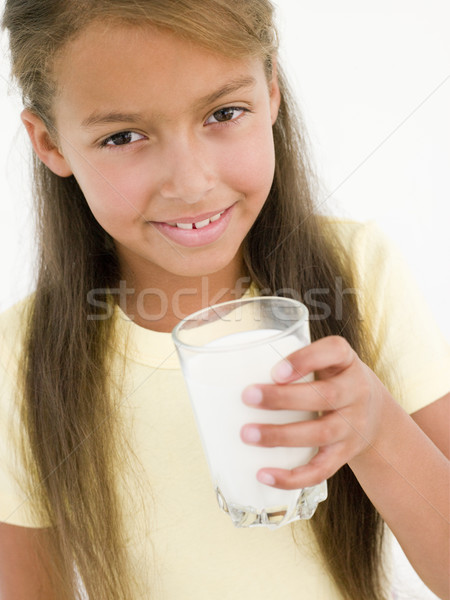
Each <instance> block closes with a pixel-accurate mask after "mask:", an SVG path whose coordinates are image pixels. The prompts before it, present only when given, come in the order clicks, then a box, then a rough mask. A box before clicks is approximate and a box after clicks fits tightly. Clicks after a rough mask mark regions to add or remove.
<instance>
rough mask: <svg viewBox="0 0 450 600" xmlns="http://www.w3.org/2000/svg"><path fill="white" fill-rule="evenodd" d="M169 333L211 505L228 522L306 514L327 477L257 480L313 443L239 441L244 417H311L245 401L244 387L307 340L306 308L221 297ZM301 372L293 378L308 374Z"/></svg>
mask: <svg viewBox="0 0 450 600" xmlns="http://www.w3.org/2000/svg"><path fill="white" fill-rule="evenodd" d="M172 336H173V339H174V342H175V345H176V348H177V351H178V355H179V357H180V362H181V368H182V371H183V375H184V378H185V380H186V384H187V388H188V392H189V396H190V399H191V403H192V407H193V410H194V414H195V418H196V422H197V426H198V430H199V434H200V437H201V440H202V444H203V448H204V451H205V454H206V457H207V460H208V464H209V469H210V472H211V477H212V480H213V484H214V488H215V491H216V495H217V500H218V502H219V506H220V507H221V508H222V509H223V510H224V511H225V512H227V513H228V514H229V515H230V517H231V519H232V521H233V523H234V525H235V526H236V527H255V526H264V527H270V528H276V527H280V526H282V525H286V524H287V523H291V522H292V521H296V520H297V519H309V518H311V517H312V515H313V514H314V511H315V510H316V508H317V504H318V503H319V502H321V501H322V500H325V499H326V497H327V483H326V481H323V482H322V483H320V484H319V485H316V486H314V487H310V488H303V489H299V490H280V489H277V488H273V487H269V486H267V485H264V484H262V483H260V482H259V481H258V480H257V479H256V472H257V471H258V470H259V469H260V468H263V467H276V468H282V469H291V468H294V467H297V466H299V465H303V464H306V463H307V462H308V461H309V460H310V459H311V458H312V457H313V456H314V454H316V452H317V448H283V447H277V448H263V447H257V446H249V445H247V444H245V443H244V442H242V440H241V438H240V429H241V427H242V426H243V425H244V424H245V423H251V422H253V423H272V424H280V423H289V422H295V421H302V420H308V419H314V418H316V417H317V413H314V412H307V411H288V410H280V411H269V410H261V409H255V408H251V407H249V406H246V405H245V404H244V403H243V402H242V399H241V395H242V392H243V390H244V388H245V387H247V386H248V385H250V384H255V383H273V381H272V379H271V377H270V371H271V369H272V367H273V366H274V365H275V364H276V363H277V362H279V361H280V360H281V359H282V358H284V357H286V356H287V355H288V354H290V353H292V352H294V351H295V350H298V349H300V348H302V347H304V346H306V345H307V344H309V343H310V334H309V324H308V310H307V308H306V307H305V306H304V305H303V304H301V303H300V302H298V301H296V300H292V299H289V298H282V297H278V296H276V297H258V298H246V299H241V300H235V301H232V302H224V303H222V304H217V305H214V306H211V307H209V308H206V309H204V310H201V311H198V312H196V313H194V314H192V315H189V316H188V317H186V318H185V319H184V320H183V321H181V322H180V323H179V324H178V325H177V326H176V327H175V328H174V330H173V332H172ZM313 379H314V377H313V375H312V374H311V375H309V376H307V377H305V378H303V379H300V378H299V380H301V381H313Z"/></svg>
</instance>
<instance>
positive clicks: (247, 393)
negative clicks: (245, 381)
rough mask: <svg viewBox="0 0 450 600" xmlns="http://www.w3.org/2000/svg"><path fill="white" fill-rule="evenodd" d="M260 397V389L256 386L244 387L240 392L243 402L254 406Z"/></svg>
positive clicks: (260, 399)
mask: <svg viewBox="0 0 450 600" xmlns="http://www.w3.org/2000/svg"><path fill="white" fill-rule="evenodd" d="M262 399H263V394H262V391H261V390H260V389H259V388H257V387H253V386H250V387H248V388H246V389H245V390H244V391H243V393H242V400H243V401H244V402H245V404H250V405H252V406H256V405H258V404H261V402H262Z"/></svg>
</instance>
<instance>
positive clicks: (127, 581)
mask: <svg viewBox="0 0 450 600" xmlns="http://www.w3.org/2000/svg"><path fill="white" fill-rule="evenodd" d="M98 18H102V19H107V18H108V19H113V20H117V21H118V22H128V23H131V24H135V25H138V24H139V25H143V24H145V23H148V22H151V23H153V24H154V25H155V26H157V27H163V28H168V29H170V30H172V31H173V32H175V34H177V35H180V36H183V37H185V38H187V39H191V40H194V41H195V42H197V43H199V44H201V45H203V46H205V47H207V48H210V49H212V50H214V51H217V52H220V53H226V54H227V55H229V56H234V57H246V56H256V57H260V58H261V59H262V60H263V61H264V64H265V67H266V71H267V75H268V77H270V76H271V74H272V60H273V57H274V56H276V52H277V35H276V30H275V27H274V14H273V6H272V5H271V3H270V2H269V1H268V0H211V1H210V2H208V9H207V10H205V2H204V0H133V1H131V2H130V1H129V0H127V1H125V0H89V1H87V0H79V1H77V2H74V1H73V0H58V1H56V2H55V1H54V0H28V1H27V2H23V1H19V0H7V1H6V8H5V13H4V17H3V27H5V28H7V29H8V30H9V34H10V48H11V55H12V72H13V76H14V77H15V79H16V80H17V81H18V83H19V86H20V88H21V90H22V94H23V101H24V105H25V106H26V107H27V108H29V109H30V110H31V111H33V112H34V113H35V114H36V115H38V116H40V117H41V118H42V120H43V121H44V122H45V124H46V125H47V127H48V129H49V131H50V132H52V133H53V134H54V135H55V137H57V132H56V131H54V129H53V124H52V123H53V118H52V100H53V97H54V94H55V91H56V90H57V82H55V81H54V80H53V79H52V65H53V62H54V60H55V57H56V56H57V54H58V53H59V52H61V51H62V49H63V48H64V47H65V45H66V44H67V42H68V41H69V40H71V39H73V38H74V37H75V36H76V35H77V34H78V33H79V32H81V31H82V30H83V28H84V27H85V26H86V25H87V24H88V23H90V22H91V21H93V20H94V19H98ZM278 72H279V83H280V90H281V95H282V101H281V107H280V113H279V117H278V120H277V122H276V123H275V125H274V128H273V132H274V140H275V151H276V171H275V178H274V182H273V186H272V189H271V192H270V195H269V198H268V199H267V202H266V204H265V206H264V208H263V210H262V212H261V214H260V215H259V217H258V219H257V221H256V223H255V225H254V226H253V228H252V230H251V232H250V233H249V235H248V237H247V239H246V240H245V262H246V266H247V269H248V271H249V272H250V274H251V275H252V278H253V280H254V281H255V282H256V283H257V285H258V286H259V287H260V289H262V290H264V293H270V294H273V293H277V292H278V291H279V290H281V289H284V290H286V289H290V290H293V291H296V292H297V293H300V292H303V294H305V291H308V290H312V289H315V290H322V292H320V291H317V293H316V295H315V302H314V305H313V306H310V308H311V311H312V320H311V329H312V337H313V339H318V338H320V337H323V336H327V335H342V336H343V337H345V338H346V339H347V340H348V341H349V343H350V344H351V345H352V347H353V348H354V349H355V350H356V351H357V352H358V354H359V355H360V357H361V358H362V359H363V360H365V362H366V363H367V364H369V365H371V364H373V359H372V357H373V350H372V348H371V344H370V336H369V332H368V331H365V330H364V322H363V321H361V320H360V319H359V318H358V315H359V313H358V305H357V300H356V298H355V296H353V295H351V294H343V293H342V291H341V290H343V289H345V288H353V287H354V285H353V280H352V275H351V273H350V272H349V268H348V260H347V257H345V253H344V250H343V248H341V247H340V246H339V243H338V241H337V240H336V239H332V238H331V237H330V236H329V235H328V234H327V233H326V232H325V233H324V228H323V223H322V218H321V217H320V216H319V215H318V214H317V211H315V210H314V201H313V200H314V175H313V172H312V169H311V167H310V165H309V163H308V159H307V154H308V153H307V144H306V141H305V139H304V131H305V129H304V127H303V125H302V124H301V123H300V122H299V117H298V111H297V108H296V106H295V103H294V101H293V99H292V97H291V95H290V93H289V88H288V85H287V83H286V80H285V77H284V75H283V71H282V69H281V67H280V66H278ZM34 161H35V162H34V189H35V198H36V202H37V215H38V231H39V242H40V245H39V248H40V254H39V257H40V258H39V275H38V280H37V288H36V293H35V296H34V300H33V302H32V305H31V309H30V313H29V318H28V327H27V332H26V339H25V346H24V348H25V349H24V353H23V358H22V369H23V412H22V418H23V422H24V432H25V438H24V444H23V455H24V457H23V459H24V461H25V464H26V466H27V469H28V471H29V473H30V475H31V479H32V481H33V490H34V495H35V496H36V507H39V511H40V515H39V516H40V518H42V519H44V521H45V522H48V523H50V524H51V525H52V528H51V531H52V532H53V546H54V547H53V554H54V562H55V567H54V572H55V573H56V575H55V581H56V583H55V585H59V586H60V589H61V592H60V596H59V597H61V598H68V599H73V598H75V597H76V580H75V578H74V575H73V573H74V570H73V565H76V569H77V571H78V573H79V576H80V577H81V579H82V581H83V583H84V586H85V588H86V590H87V592H88V594H89V595H90V597H92V598H95V599H100V600H103V599H104V600H106V599H108V600H125V599H127V598H130V597H131V594H130V591H129V590H130V589H131V587H130V586H131V577H132V575H131V569H130V568H129V565H128V562H127V557H126V556H125V552H124V547H125V544H124V537H123V536H124V534H123V531H122V527H121V511H120V503H119V501H118V498H117V495H116V489H117V481H116V477H117V475H115V474H117V461H118V457H119V454H120V453H119V450H118V449H119V448H120V447H121V443H120V441H121V440H122V436H121V430H120V427H119V425H118V423H117V422H116V420H115V418H114V414H115V401H116V400H115V399H116V397H117V394H115V391H114V390H113V389H112V388H111V385H110V382H109V378H108V373H109V370H110V365H109V362H108V361H109V355H110V353H109V352H108V348H109V347H110V345H111V343H112V336H113V335H114V327H113V320H112V319H110V320H95V319H92V312H93V307H92V306H91V305H89V306H88V302H87V295H88V293H89V291H90V290H92V289H94V288H105V289H107V288H108V287H115V286H116V285H117V281H118V279H119V277H120V273H119V265H118V260H117V256H116V253H115V248H114V243H113V241H112V240H111V238H110V237H109V236H108V235H107V234H106V233H105V232H104V231H103V230H102V228H101V227H100V226H99V225H98V223H97V222H96V220H95V219H94V217H93V215H92V214H91V212H90V210H89V208H88V206H87V204H86V201H85V199H84V197H83V194H82V192H81V190H80V188H79V186H78V184H77V182H76V180H75V179H74V177H73V176H72V177H68V178H64V179H63V178H60V177H58V176H56V175H55V174H53V173H52V172H51V171H50V170H49V169H48V168H47V167H46V166H45V165H43V164H42V163H41V162H40V161H39V160H38V159H36V158H35V159H34ZM337 279H339V280H340V282H341V283H342V286H336V281H337ZM321 293H322V297H321V296H320V294H321ZM105 301H108V298H107V297H105ZM320 302H323V303H325V304H327V305H328V306H336V303H337V302H339V303H341V305H342V313H341V314H340V315H336V314H334V313H331V314H330V315H328V316H327V318H323V315H320V314H319V313H318V310H317V307H319V306H323V304H320ZM88 315H91V318H88ZM315 317H316V318H315ZM49 441H50V442H49ZM39 482H42V484H39ZM36 490H37V491H36ZM36 510H37V509H36ZM311 526H312V528H313V530H314V533H315V536H316V539H317V543H318V546H319V548H320V550H321V553H322V556H323V560H324V563H325V565H326V567H327V568H328V570H329V572H330V573H331V575H332V577H333V578H334V580H335V582H336V584H337V586H338V588H339V590H340V592H341V594H342V596H343V598H346V599H349V600H361V599H362V598H363V599H365V600H380V599H381V598H383V597H384V595H383V591H382V590H383V576H382V565H381V562H382V561H381V541H382V522H381V519H380V517H379V515H378V513H377V512H376V510H375V508H374V507H373V505H372V504H371V502H370V501H369V500H368V498H367V496H366V495H365V493H364V492H363V490H362V489H361V487H360V485H359V483H358V481H357V480H356V478H355V477H354V475H353V474H352V472H351V470H350V469H349V468H348V467H347V466H345V467H343V468H342V469H340V470H339V471H338V472H337V473H336V474H335V475H334V476H333V477H332V478H331V480H330V481H329V498H328V500H327V501H326V502H323V503H322V504H321V505H319V508H318V510H317V512H316V514H315V516H314V517H313V519H312V521H311ZM293 530H294V532H295V527H294V528H293Z"/></svg>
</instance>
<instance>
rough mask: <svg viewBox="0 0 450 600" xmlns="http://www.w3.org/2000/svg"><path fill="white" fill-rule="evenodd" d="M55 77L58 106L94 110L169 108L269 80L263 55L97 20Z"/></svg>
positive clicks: (66, 53) (71, 49)
mask: <svg viewBox="0 0 450 600" xmlns="http://www.w3.org/2000/svg"><path fill="white" fill-rule="evenodd" d="M54 75H55V79H56V83H57V87H58V91H59V93H58V99H57V102H56V104H57V105H58V104H60V105H61V104H66V105H70V106H71V107H72V108H74V107H75V106H78V107H79V108H80V110H82V111H86V110H90V111H91V112H92V110H93V108H95V107H96V106H104V105H108V106H115V104H117V106H119V107H121V106H123V104H124V103H126V104H128V105H129V107H130V108H131V109H132V108H133V104H136V106H142V105H143V104H147V105H148V104H151V105H152V106H154V107H155V110H158V109H161V110H162V109H169V110H170V106H171V105H173V106H174V107H176V106H178V105H179V102H180V100H181V99H183V101H192V102H193V103H194V102H198V103H200V102H201V101H202V100H206V99H207V98H208V97H211V98H212V97H213V96H214V94H215V93H217V91H221V90H223V89H225V88H226V87H227V86H229V88H230V92H231V91H232V89H233V87H234V88H236V89H239V88H248V89H250V88H251V87H255V86H256V85H257V84H258V82H259V81H260V80H262V81H265V74H264V68H263V64H262V61H261V60H259V59H255V58H252V57H244V58H236V57H230V56H227V55H225V54H220V53H218V52H216V51H212V50H210V49H207V48H205V47H203V46H200V45H199V44H196V43H195V42H192V41H190V40H186V39H183V38H181V37H179V36H177V35H175V34H174V33H172V32H170V31H162V30H160V29H156V28H155V27H152V26H148V27H133V26H129V25H121V26H119V25H115V26H111V25H108V26H104V25H102V24H98V23H96V24H93V25H92V26H90V27H88V28H87V29H86V30H85V31H84V32H83V33H82V34H80V35H79V36H78V37H77V38H76V39H75V40H73V41H72V42H71V43H69V44H68V45H67V47H66V48H65V51H64V52H63V53H62V54H61V56H60V57H59V59H58V60H57V61H56V63H55V71H54ZM56 108H57V106H56Z"/></svg>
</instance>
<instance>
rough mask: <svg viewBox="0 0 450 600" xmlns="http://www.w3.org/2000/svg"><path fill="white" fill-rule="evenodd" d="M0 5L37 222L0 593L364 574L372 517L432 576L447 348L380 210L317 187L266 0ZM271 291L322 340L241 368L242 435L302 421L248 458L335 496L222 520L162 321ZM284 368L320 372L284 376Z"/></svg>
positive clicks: (10, 417) (313, 590)
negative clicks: (266, 414)
mask: <svg viewBox="0 0 450 600" xmlns="http://www.w3.org/2000/svg"><path fill="white" fill-rule="evenodd" d="M3 25H4V27H5V28H7V30H8V32H9V35H10V46H11V55H12V65H13V75H14V77H15V78H16V79H17V81H18V83H19V85H20V86H21V89H22V92H23V99H24V104H25V109H24V111H23V113H22V120H23V123H24V125H25V127H26V129H27V131H28V134H29V136H30V140H31V143H32V145H33V148H34V151H35V163H34V169H35V170H34V173H35V195H36V201H37V203H38V206H37V214H38V217H39V232H40V263H39V275H38V281H37V287H36V292H35V294H34V295H33V296H32V297H31V298H29V299H27V300H26V301H24V302H23V303H22V304H20V305H19V306H16V307H14V308H13V309H11V310H10V311H8V312H7V313H6V314H5V315H4V316H3V317H2V319H1V328H0V331H1V335H2V340H3V341H2V349H1V355H0V364H1V373H2V375H1V390H2V395H1V404H0V410H1V413H0V417H1V418H0V423H1V427H2V436H1V439H2V446H1V455H0V464H1V467H0V468H1V471H0V473H1V493H0V501H1V520H2V521H3V523H2V524H1V526H0V534H1V536H0V589H1V590H2V593H3V597H4V598H6V599H7V600H14V599H17V598H22V597H26V598H30V599H31V598H32V599H37V598H46V599H48V598H58V599H66V598H67V599H73V598H76V597H79V596H80V594H81V592H80V590H81V589H82V588H84V589H85V591H86V593H87V594H88V595H89V598H91V599H93V600H106V599H107V600H119V599H122V600H124V599H127V600H128V599H137V598H165V599H169V598H170V599H180V598H189V599H190V598H195V599H202V598H221V599H222V598H223V599H225V598H229V599H231V598H232V599H235V598H246V599H252V598H258V599H264V598H271V599H272V598H286V599H287V598H289V599H290V598H308V599H311V598H315V599H320V600H327V599H336V598H340V597H341V598H348V599H352V600H357V599H358V600H360V599H364V600H366V599H367V600H379V599H384V598H388V597H389V578H388V573H385V569H384V567H385V566H386V565H385V559H384V549H383V548H384V547H383V528H384V525H383V522H385V523H386V524H387V525H388V526H389V527H390V528H391V530H392V531H393V532H394V534H395V535H396V537H397V539H398V540H399V542H400V544H401V545H402V547H403V548H404V550H405V552H406V554H407V555H408V557H409V559H410V561H411V562H412V564H413V566H414V567H415V569H416V570H417V572H418V573H419V575H420V576H421V577H422V579H423V580H424V581H425V582H426V583H427V585H429V587H430V588H431V589H432V590H434V591H435V593H436V594H438V595H439V596H440V597H441V598H448V597H449V590H448V580H447V568H448V565H447V556H448V537H449V536H448V485H447V484H446V482H448V459H447V458H446V456H447V457H448V405H449V400H450V395H449V393H448V391H449V389H450V379H449V372H448V371H449V370H448V364H449V363H448V361H449V352H448V349H447V348H446V346H445V344H444V343H443V342H442V341H441V339H440V337H439V335H438V334H437V333H436V332H435V331H434V329H433V328H432V325H430V323H429V321H428V320H427V318H426V316H425V313H424V311H423V307H422V305H421V304H420V302H419V300H417V299H416V294H415V293H414V288H412V287H410V283H409V282H408V281H407V279H406V278H405V277H404V276H403V275H402V271H401V270H400V269H399V267H398V264H397V261H396V259H395V257H394V258H392V257H391V256H390V253H389V250H387V249H386V244H385V242H384V240H383V239H382V238H381V236H380V235H379V234H378V233H377V232H376V231H374V228H373V227H372V226H370V225H369V226H366V225H358V224H356V223H351V222H339V221H336V220H333V219H326V218H325V217H321V216H319V215H317V214H316V213H315V212H314V209H313V189H314V186H313V177H312V173H311V170H310V167H309V165H308V162H307V158H306V153H305V148H304V141H303V137H302V134H301V128H300V123H299V121H298V120H297V118H296V113H295V110H294V106H293V102H292V100H291V97H290V95H289V91H288V87H287V84H286V81H285V78H284V76H283V72H282V69H281V67H280V64H279V61H278V59H277V38H276V33H275V29H274V25H273V7H272V6H271V4H270V2H269V1H268V0H227V2H224V1H223V0H211V1H210V2H204V1H203V0H176V1H175V0H133V2H129V1H127V2H125V1H123V0H89V1H88V0H85V1H77V2H73V1H72V0H58V2H54V1H52V0H26V1H24V0H7V2H6V9H5V13H4V19H3ZM277 293H282V294H284V295H294V296H298V295H300V297H301V298H302V299H303V300H304V301H305V303H306V304H308V305H309V308H310V311H311V329H312V335H313V340H314V342H313V343H312V344H311V345H310V346H309V347H307V348H304V349H302V350H300V351H298V352H296V353H294V354H292V355H290V356H289V357H287V360H285V361H282V362H281V363H280V364H279V365H278V366H277V367H276V368H275V369H274V371H273V374H272V375H273V379H274V383H273V385H258V382H255V385H253V386H251V387H250V388H248V389H246V390H245V391H244V392H243V398H242V400H243V402H245V403H247V404H249V405H250V406H254V407H255V419H254V423H249V424H246V425H245V426H244V427H243V428H242V430H241V437H242V440H243V441H244V442H245V443H248V444H256V445H261V446H318V447H319V448H320V451H319V452H318V454H317V455H316V456H315V457H314V459H312V460H311V461H310V463H309V464H308V465H306V466H304V467H301V468H297V469H293V470H291V471H281V470H274V469H268V468H266V469H262V470H261V471H259V472H258V473H257V474H256V476H257V477H258V479H259V480H260V481H261V482H263V483H265V484H267V485H273V486H275V487H279V488H283V489H294V488H301V487H306V486H312V485H315V484H317V483H319V482H320V481H322V480H323V479H325V478H327V479H328V480H329V498H328V500H327V501H326V502H323V503H322V504H321V505H319V507H318V509H317V512H316V514H315V515H314V517H313V518H312V520H311V521H310V522H307V521H300V522H297V523H296V524H295V525H293V526H292V527H284V528H281V529H279V530H277V531H275V532H272V531H267V530H264V529H252V530H237V529H234V528H233V526H232V524H231V522H230V521H229V519H228V518H227V516H226V515H224V514H223V513H221V512H220V511H219V509H218V508H217V506H216V501H215V498H214V493H213V490H212V489H211V488H212V486H211V483H210V480H209V475H208V472H207V467H206V465H205V461H204V458H203V455H202V451H201V448H200V446H199V441H198V436H197V433H196V430H195V425H194V423H193V419H192V415H191V411H190V408H189V404H188V400H187V397H186V392H185V389H184V386H183V383H182V378H181V374H180V371H179V365H178V362H177V359H176V355H175V351H174V348H173V345H172V342H171V338H170V331H171V329H172V328H173V327H174V325H175V324H176V323H177V322H178V321H179V320H180V319H181V318H182V317H184V316H185V315H187V314H189V313H190V312H193V311H194V310H197V309H199V308H202V307H204V306H207V305H208V304H212V303H214V302H218V301H225V300H229V299H233V298H236V297H239V296H242V295H243V294H248V295H251V294H270V295H273V294H277ZM417 315H420V316H421V318H420V319H419V323H418V322H417V321H418V319H417ZM413 319H414V321H413ZM412 327H414V338H411V336H410V331H411V328H412ZM413 340H414V342H415V343H414V344H412V341H413ZM419 348H420V352H419V351H418V349H419ZM446 367H447V368H446ZM298 372H301V373H303V374H306V373H309V372H315V375H316V382H315V385H314V387H311V386H309V385H308V384H293V385H289V386H287V385H284V384H286V383H289V382H292V381H294V380H295V379H297V378H298V375H297V373H298ZM258 408H264V409H269V410H279V409H300V410H301V409H306V410H318V411H322V416H321V418H320V419H318V420H316V421H312V422H304V423H296V424H292V425H289V426H285V427H279V426H267V425H266V426H259V425H258ZM408 412H410V413H412V417H411V416H409V415H408ZM445 455H446V456H445Z"/></svg>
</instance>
